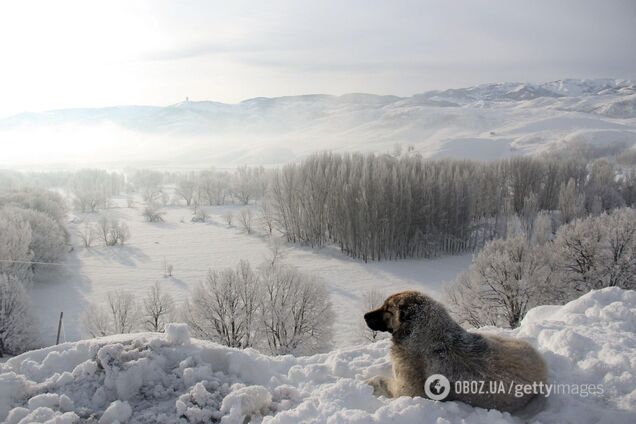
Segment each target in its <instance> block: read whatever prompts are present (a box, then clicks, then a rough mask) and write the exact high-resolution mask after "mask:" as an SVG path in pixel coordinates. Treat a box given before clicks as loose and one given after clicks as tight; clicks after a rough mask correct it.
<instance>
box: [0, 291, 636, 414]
mask: <svg viewBox="0 0 636 424" xmlns="http://www.w3.org/2000/svg"><path fill="white" fill-rule="evenodd" d="M635 330H636V292H634V291H624V290H621V289H618V288H607V289H603V290H600V291H594V292H590V293H588V294H586V295H584V296H582V297H581V298H579V299H577V300H575V301H572V302H570V303H568V304H567V305H564V306H543V307H539V308H535V309H533V310H531V311H530V312H529V313H528V315H527V316H526V318H525V319H524V320H523V322H522V324H521V326H520V328H518V329H515V330H507V331H506V330H501V329H497V328H486V329H482V331H486V332H489V333H495V334H501V335H506V336H510V337H516V338H521V339H524V340H527V341H529V342H530V343H532V344H533V345H534V346H536V347H537V348H538V350H539V351H540V352H541V353H542V354H543V356H544V357H545V360H546V361H547V363H548V366H549V372H550V381H551V382H552V383H557V384H596V385H599V384H600V385H602V387H603V389H604V394H603V395H602V396H592V395H590V396H588V397H583V396H580V395H576V394H557V395H555V394H553V395H551V396H549V397H548V398H547V400H546V402H545V403H544V405H543V406H542V408H543V409H541V410H539V411H536V412H535V413H534V415H532V416H530V417H527V416H526V417H524V418H520V417H516V416H513V415H510V414H508V413H501V412H499V411H496V410H485V409H480V408H473V407H471V406H468V405H466V404H462V403H459V402H437V401H431V400H428V399H423V398H409V397H401V398H398V399H386V398H376V397H374V396H373V394H372V390H371V387H370V386H368V385H367V384H365V379H367V378H369V377H372V376H375V375H389V374H390V362H389V357H388V350H389V346H390V342H389V341H381V342H378V343H375V344H369V345H362V346H356V347H350V348H345V349H340V350H334V351H332V352H330V353H326V354H319V355H315V356H309V357H298V358H296V357H293V356H281V357H269V356H266V355H262V354H260V353H258V352H256V351H254V350H249V349H248V350H244V351H240V350H236V349H231V348H227V347H223V346H219V345H216V344H214V343H210V342H205V341H201V340H195V339H192V340H191V339H190V338H189V336H188V334H187V330H186V329H185V328H184V327H183V326H181V325H174V326H170V327H168V330H167V334H157V333H139V334H128V335H120V336H111V337H105V338H100V339H93V340H84V341H79V342H74V343H65V344H62V345H59V346H53V347H49V348H45V349H41V350H36V351H32V352H27V353H25V354H22V355H19V356H16V357H14V358H11V359H9V360H8V361H7V362H6V363H4V364H0V420H4V421H3V422H6V423H10V424H15V423H27V422H29V423H31V422H51V423H53V422H57V423H73V422H96V421H97V422H100V423H114V422H120V423H124V422H129V423H177V422H179V423H187V422H191V423H197V422H221V423H226V424H229V423H243V422H254V423H292V424H293V423H388V422H391V423H420V424H421V423H424V424H426V423H439V424H441V423H445V424H446V423H460V422H461V423H488V424H493V423H521V422H534V423H539V422H541V423H553V422H559V423H578V424H580V423H598V422H602V423H633V422H636V333H635Z"/></svg>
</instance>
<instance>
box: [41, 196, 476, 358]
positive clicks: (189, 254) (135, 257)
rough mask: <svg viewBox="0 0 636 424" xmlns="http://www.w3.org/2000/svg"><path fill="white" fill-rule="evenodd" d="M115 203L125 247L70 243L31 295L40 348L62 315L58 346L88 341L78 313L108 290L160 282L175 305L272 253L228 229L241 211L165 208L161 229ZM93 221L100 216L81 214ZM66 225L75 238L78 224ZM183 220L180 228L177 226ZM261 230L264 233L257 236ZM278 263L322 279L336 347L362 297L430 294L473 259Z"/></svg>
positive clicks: (142, 291)
mask: <svg viewBox="0 0 636 424" xmlns="http://www.w3.org/2000/svg"><path fill="white" fill-rule="evenodd" d="M125 204H126V201H125V199H118V200H117V201H116V202H115V206H117V205H119V206H121V207H115V208H113V209H109V210H107V211H106V213H109V214H111V215H113V216H115V217H117V218H119V219H120V220H121V221H125V222H126V224H127V225H128V227H129V228H130V232H131V234H132V237H131V239H130V241H128V242H126V245H125V246H114V247H105V246H103V245H99V243H96V244H95V245H94V246H93V247H91V248H89V249H86V248H84V247H82V243H81V241H80V240H75V239H73V240H72V243H73V245H74V250H73V251H72V252H71V253H70V254H69V255H68V258H67V259H66V261H65V262H64V265H65V266H64V267H57V268H55V269H47V270H46V272H45V273H43V274H42V275H40V277H39V278H38V281H36V282H35V284H34V285H33V287H32V289H31V293H30V296H31V299H32V302H33V304H34V305H35V306H36V307H35V308H34V309H35V312H36V314H37V318H38V321H39V325H38V328H39V329H41V341H42V343H44V345H50V344H53V343H54V342H55V337H56V332H57V324H58V318H59V314H60V312H61V311H64V321H63V330H64V331H63V334H62V336H63V337H62V340H63V341H64V340H68V341H75V340H80V339H83V338H85V337H86V336H87V335H86V334H85V333H84V331H83V328H82V312H83V311H84V310H85V309H86V308H89V307H90V305H91V303H97V304H102V305H103V304H105V302H106V297H107V294H108V293H109V292H110V291H115V290H126V291H128V292H130V293H131V294H132V295H133V296H134V297H135V299H136V300H138V301H141V300H142V299H143V298H144V297H145V296H146V295H147V293H148V290H149V289H150V288H151V287H153V286H154V284H155V282H157V281H158V282H159V284H160V286H161V289H162V290H163V291H164V292H165V293H170V294H171V295H172V296H173V297H174V298H175V300H176V301H177V302H180V301H182V300H184V299H185V298H186V297H188V296H189V295H190V292H191V289H192V288H193V287H194V286H195V285H196V284H198V283H199V282H200V281H204V279H205V278H206V274H207V271H208V269H210V268H211V269H215V270H221V269H223V268H226V267H234V266H236V264H237V263H238V262H239V261H240V260H242V259H245V260H248V261H250V262H251V263H252V265H253V266H258V265H259V264H262V263H263V262H264V261H265V260H266V258H267V257H268V255H269V254H270V252H269V248H268V246H269V243H270V239H269V238H268V237H265V236H263V235H262V234H253V235H248V234H245V233H244V232H243V231H242V230H240V229H239V228H237V227H230V228H228V226H227V225H226V224H225V221H224V219H223V218H222V216H223V214H224V213H225V212H227V211H228V210H232V211H233V212H234V213H237V212H238V210H239V209H240V206H223V207H207V208H206V210H207V212H208V213H209V215H210V218H211V219H210V221H209V222H208V223H192V222H190V217H191V216H192V211H191V210H190V209H188V208H186V207H168V208H166V209H165V210H166V212H167V213H166V215H165V216H164V218H165V220H166V222H164V223H148V222H144V219H143V217H142V216H141V208H138V209H130V208H125V207H123V205H125ZM78 218H81V219H86V220H96V219H97V215H95V214H86V215H82V216H78ZM74 221H77V220H74V219H71V222H70V223H69V224H68V228H69V232H70V233H71V234H72V235H74V234H75V233H76V230H77V229H78V228H81V225H82V224H81V223H79V224H78V223H77V222H74ZM182 221H183V222H182ZM261 232H262V231H261ZM283 250H284V255H283V261H284V262H285V263H287V264H289V265H292V266H295V267H297V268H298V269H299V270H300V271H302V272H306V273H309V274H312V275H316V276H319V277H321V278H322V279H324V280H325V283H326V284H327V288H328V290H329V292H330V297H331V301H332V305H333V309H334V312H335V314H336V318H337V324H336V326H335V328H334V330H335V345H336V346H347V345H351V344H352V343H355V342H357V339H356V335H357V334H358V333H359V327H360V326H361V325H363V320H362V318H361V317H362V310H361V309H360V308H361V307H362V300H361V299H362V295H363V293H364V292H365V291H366V290H370V289H377V290H379V291H381V292H383V293H387V294H388V293H390V292H394V291H398V290H406V289H412V288H419V289H421V290H425V291H427V292H429V293H431V294H432V295H437V294H438V293H440V289H441V287H442V285H443V284H444V283H445V282H447V281H450V280H452V279H454V278H455V276H456V275H457V273H459V272H461V271H464V270H466V269H467V268H468V266H469V264H470V261H471V255H463V256H448V257H442V258H438V259H432V260H415V259H414V260H403V261H391V262H377V263H368V264H365V263H364V262H362V261H358V260H354V259H351V258H349V257H347V256H345V255H343V254H341V253H340V252H339V251H337V250H336V249H335V248H323V249H319V250H315V249H310V248H304V247H301V246H291V245H290V246H286V247H285V248H284V249H283ZM164 258H165V259H166V261H167V263H169V264H172V265H174V273H173V277H169V278H164V276H163V275H164V271H163V260H164Z"/></svg>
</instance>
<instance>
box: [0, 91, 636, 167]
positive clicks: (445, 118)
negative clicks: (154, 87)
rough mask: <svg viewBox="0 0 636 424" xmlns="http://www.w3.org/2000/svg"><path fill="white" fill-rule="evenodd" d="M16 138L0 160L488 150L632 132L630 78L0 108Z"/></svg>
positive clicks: (276, 158) (530, 149)
mask: <svg viewBox="0 0 636 424" xmlns="http://www.w3.org/2000/svg"><path fill="white" fill-rule="evenodd" d="M0 139H2V140H9V141H13V145H14V146H16V147H15V149H12V150H11V151H10V152H9V154H8V155H3V158H2V159H0V160H2V162H4V163H3V164H4V165H6V164H16V163H35V162H38V161H40V162H46V163H51V162H66V163H73V162H75V163H81V164H82V165H83V166H85V164H86V163H87V161H93V162H94V163H100V162H101V163H103V162H104V159H103V158H104V157H108V158H109V160H110V161H112V162H116V163H120V164H121V162H122V161H126V162H128V163H131V162H135V161H136V162H144V161H145V162H148V161H157V162H156V163H158V164H161V163H163V164H168V163H169V164H171V165H173V166H174V165H175V164H178V165H189V166H209V165H216V166H234V165H238V164H273V165H275V164H281V163H286V162H289V161H292V160H296V159H299V158H302V157H304V156H306V155H307V154H310V153H312V152H315V151H317V150H324V149H330V150H335V151H354V150H355V151H375V152H386V151H390V150H392V148H393V146H394V145H395V144H402V145H404V146H405V145H413V146H414V147H415V150H416V151H418V152H420V153H421V154H423V155H425V156H429V157H461V158H477V159H496V158H502V157H508V156H512V155H518V154H533V153H538V152H542V151H546V150H549V149H552V148H555V147H556V148H559V147H562V146H563V145H564V144H567V143H573V142H581V141H589V140H593V141H594V142H600V143H603V144H611V143H621V144H622V145H624V146H628V147H629V146H632V145H633V144H634V143H635V142H636V84H634V83H633V82H631V81H625V80H611V79H601V80H561V81H554V82H549V83H545V84H529V83H498V84H484V85H479V86H476V87H469V88H460V89H450V90H443V91H439V90H437V91H430V92H426V93H423V94H418V95H414V96H412V97H408V98H402V97H397V96H377V95H371V94H346V95H342V96H329V95H302V96H290V97H277V98H254V99H249V100H245V101H243V102H241V103H238V104H224V103H218V102H211V101H200V102H198V101H197V102H195V101H185V102H181V103H178V104H174V105H171V106H167V107H156V106H118V107H108V108H97V109H67V110H55V111H49V112H44V113H23V114H20V115H16V116H13V117H9V118H4V119H0Z"/></svg>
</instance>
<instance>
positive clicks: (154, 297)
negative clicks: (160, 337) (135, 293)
mask: <svg viewBox="0 0 636 424" xmlns="http://www.w3.org/2000/svg"><path fill="white" fill-rule="evenodd" d="M143 305H144V311H143V314H144V327H145V328H146V330H148V331H155V332H163V331H164V327H165V325H166V324H167V323H168V320H169V319H170V317H171V316H172V314H173V313H174V300H173V299H172V296H170V295H169V294H164V293H162V291H161V286H160V285H159V283H158V282H157V283H155V285H154V286H153V287H151V288H150V291H149V293H148V295H147V296H146V297H145V298H144V300H143Z"/></svg>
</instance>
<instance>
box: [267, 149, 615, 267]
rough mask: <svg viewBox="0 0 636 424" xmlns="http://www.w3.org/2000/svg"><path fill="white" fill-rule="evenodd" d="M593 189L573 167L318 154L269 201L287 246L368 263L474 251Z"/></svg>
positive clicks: (286, 175)
mask: <svg viewBox="0 0 636 424" xmlns="http://www.w3.org/2000/svg"><path fill="white" fill-rule="evenodd" d="M612 172H613V171H612ZM591 184H592V183H591V179H590V167H589V165H588V164H586V163H584V162H579V161H575V160H572V161H567V160H566V161H564V160H562V159H561V160H556V159H555V160H550V159H548V158H540V159H537V158H513V159H509V160H502V161H497V162H488V163H483V162H475V161H465V160H461V161H460V160H437V161H432V160H425V159H422V158H421V157H418V156H406V157H399V158H396V157H393V156H390V155H374V154H367V155H365V154H360V153H353V154H336V153H320V154H315V155H312V156H310V157H308V158H307V159H305V160H304V161H303V162H301V163H298V164H290V165H287V166H285V167H284V168H283V169H281V170H278V171H276V172H275V173H274V175H273V176H272V180H271V184H270V187H269V193H268V198H267V203H268V207H269V208H270V209H271V211H272V214H273V215H274V217H275V219H276V221H277V224H278V227H279V228H280V229H281V231H282V232H283V234H284V235H285V236H286V237H287V240H288V241H290V242H298V243H303V244H307V245H311V246H323V245H325V244H328V243H334V244H336V245H338V246H339V247H340V249H341V250H342V251H343V252H344V253H346V254H348V255H350V256H352V257H354V258H359V259H363V260H365V261H368V260H384V259H401V258H411V257H432V256H436V255H441V254H457V253H461V252H465V251H470V250H474V249H476V248H478V247H481V246H483V245H484V243H485V242H486V241H488V240H491V239H493V238H498V237H505V232H506V231H508V228H509V225H508V220H509V218H510V217H511V216H515V217H518V218H523V217H524V216H525V215H530V216H532V213H535V214H536V212H537V211H541V210H550V211H554V210H558V209H559V208H560V207H562V206H563V205H559V201H560V198H561V201H562V202H563V201H564V200H563V199H564V191H567V189H568V188H570V189H573V190H575V192H574V193H573V194H574V198H573V200H572V201H573V202H580V201H581V196H580V195H582V194H583V193H584V192H585V190H586V188H589V187H590V185H591ZM603 189H604V190H605V189H606V187H604V188H603ZM617 196H618V197H619V198H620V194H617ZM614 197H616V196H614ZM619 203H621V202H620V199H619ZM622 203H624V202H622ZM616 206H621V205H616Z"/></svg>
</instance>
